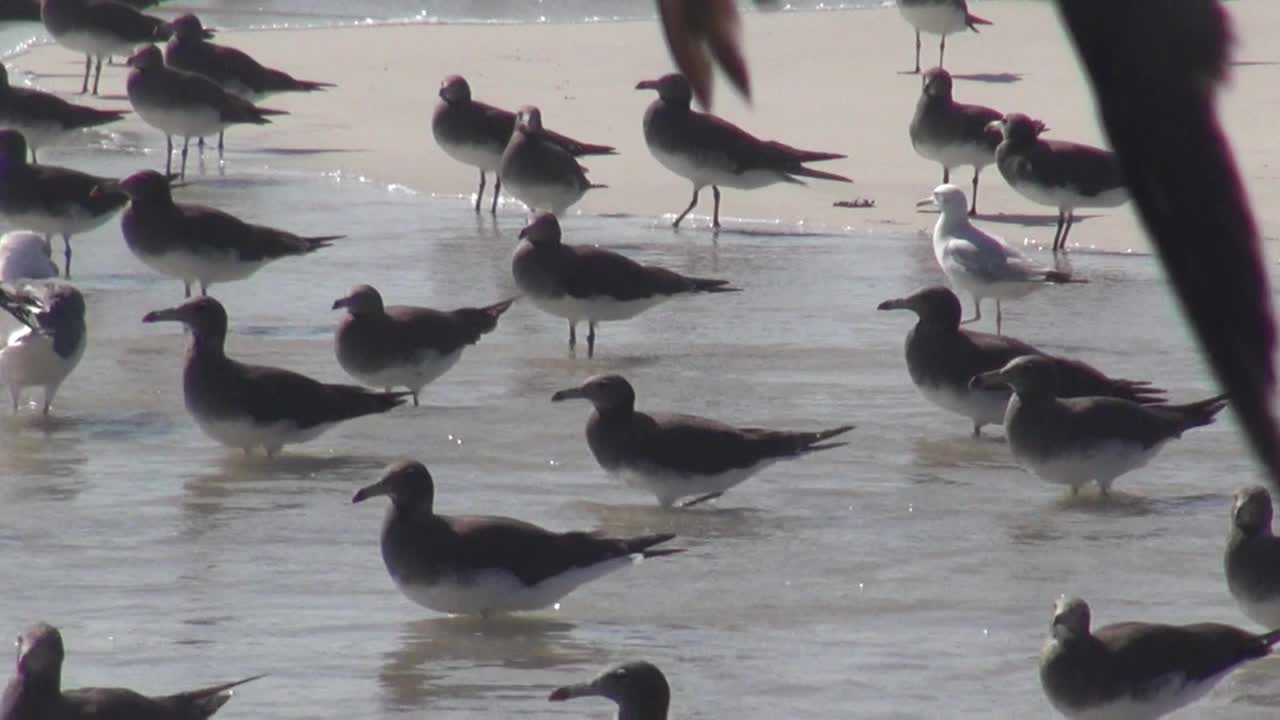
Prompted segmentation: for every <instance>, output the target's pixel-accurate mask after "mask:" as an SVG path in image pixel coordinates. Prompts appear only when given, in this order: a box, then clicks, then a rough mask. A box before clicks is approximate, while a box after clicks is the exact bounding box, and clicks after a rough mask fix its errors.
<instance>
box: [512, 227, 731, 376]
mask: <svg viewBox="0 0 1280 720" xmlns="http://www.w3.org/2000/svg"><path fill="white" fill-rule="evenodd" d="M511 275H512V277H513V278H514V279H515V281H516V286H517V287H519V288H520V291H521V292H523V293H524V294H525V295H527V296H528V298H529V302H531V303H533V304H534V306H535V307H537V308H538V309H539V310H542V311H543V312H546V313H550V314H551V315H555V316H556V317H562V318H565V319H566V320H568V321H569V349H570V350H572V349H573V347H574V346H575V345H576V344H577V342H578V330H577V328H578V323H580V322H582V321H584V320H585V321H586V322H587V357H593V356H594V355H595V352H596V324H597V323H601V322H610V321H614V320H630V319H631V318H633V317H635V316H637V315H639V314H640V313H642V312H644V311H645V310H648V309H649V308H651V307H654V306H655V305H658V304H659V303H663V302H666V301H667V300H670V299H671V298H674V297H678V296H684V295H695V294H702V293H726V292H737V291H738V288H735V287H730V286H729V281H728V280H716V279H713V278H701V277H690V276H688V275H681V274H680V273H678V272H675V271H673V270H667V269H666V268H661V267H658V266H657V265H641V264H640V263H638V262H636V261H635V260H632V259H631V258H629V257H627V256H625V255H620V254H618V253H616V252H613V251H612V250H607V249H605V248H602V247H596V246H595V245H567V244H565V243H563V242H561V241H560V222H559V221H558V220H556V216H555V215H552V214H551V213H545V212H544V213H538V214H537V215H536V216H535V217H534V218H533V222H531V223H529V225H528V226H526V227H525V228H524V229H523V230H521V231H520V244H519V245H517V246H516V249H515V252H514V253H512V256H511Z"/></svg>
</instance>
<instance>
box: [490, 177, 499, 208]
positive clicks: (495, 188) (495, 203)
mask: <svg viewBox="0 0 1280 720" xmlns="http://www.w3.org/2000/svg"><path fill="white" fill-rule="evenodd" d="M501 193H502V178H500V177H498V176H497V174H496V173H495V174H494V176H493V204H492V205H490V206H489V214H490V215H497V214H498V195H500V194H501Z"/></svg>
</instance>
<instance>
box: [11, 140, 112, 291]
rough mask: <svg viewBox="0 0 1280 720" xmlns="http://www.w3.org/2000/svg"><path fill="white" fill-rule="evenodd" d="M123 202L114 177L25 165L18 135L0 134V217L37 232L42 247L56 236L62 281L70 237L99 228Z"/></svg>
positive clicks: (24, 150)
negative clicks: (60, 248) (62, 261)
mask: <svg viewBox="0 0 1280 720" xmlns="http://www.w3.org/2000/svg"><path fill="white" fill-rule="evenodd" d="M127 202H129V196H127V195H125V194H124V192H123V191H121V190H120V182H119V181H118V180H116V179H114V178H104V177H98V176H96V175H90V174H88V173H83V172H80V171H79V170H72V169H71V168H64V167H58V166H57V165H32V164H31V163H28V162H27V140H26V138H24V137H23V136H22V133H20V132H18V131H17V130H0V217H4V218H5V219H6V220H8V221H9V222H10V223H12V224H13V225H16V226H17V227H20V228H26V229H28V230H34V231H36V232H38V233H41V234H43V235H44V236H45V242H46V243H47V242H50V241H51V240H52V237H53V236H54V235H61V236H62V243H63V258H64V259H65V261H66V262H65V264H64V266H63V268H62V273H63V275H64V276H65V277H71V236H72V235H78V234H80V233H83V232H88V231H90V230H92V229H94V228H96V227H98V226H99V225H102V224H103V223H105V222H106V221H108V220H110V219H111V218H112V216H114V215H115V214H116V212H117V211H119V210H120V208H122V207H124V206H125V203H127Z"/></svg>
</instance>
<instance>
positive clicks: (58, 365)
mask: <svg viewBox="0 0 1280 720" xmlns="http://www.w3.org/2000/svg"><path fill="white" fill-rule="evenodd" d="M0 310H4V311H5V312H7V313H9V314H10V315H12V316H13V317H14V318H16V319H17V320H18V322H20V323H22V324H23V327H21V328H18V329H17V330H15V331H14V332H13V333H11V334H10V335H9V339H8V342H7V343H6V344H5V345H4V346H3V347H0V385H4V386H7V387H8V388H9V397H10V398H12V399H13V411H14V412H17V411H18V404H19V402H20V401H21V399H22V389H23V388H26V387H42V388H44V407H43V408H42V409H41V412H42V413H43V414H45V415H48V414H49V406H50V405H51V404H52V403H53V397H54V395H56V394H57V393H58V387H59V386H61V385H62V382H63V381H64V380H66V379H67V376H68V375H70V374H71V371H72V370H75V369H76V365H79V364H80V357H81V356H83V355H84V346H85V337H86V330H85V322H84V312H85V307H84V296H83V295H81V294H80V291H79V290H77V289H75V288H74V287H72V286H71V285H56V284H54V285H50V286H49V287H48V289H47V290H46V291H45V292H44V293H39V292H37V291H35V290H26V291H22V292H19V293H10V292H6V291H5V290H3V289H0Z"/></svg>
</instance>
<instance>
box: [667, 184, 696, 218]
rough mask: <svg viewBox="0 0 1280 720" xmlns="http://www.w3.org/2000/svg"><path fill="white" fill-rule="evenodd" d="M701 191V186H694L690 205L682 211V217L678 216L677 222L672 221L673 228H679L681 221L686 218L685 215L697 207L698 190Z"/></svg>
mask: <svg viewBox="0 0 1280 720" xmlns="http://www.w3.org/2000/svg"><path fill="white" fill-rule="evenodd" d="M700 191H701V188H699V187H696V186H695V187H694V188H693V199H692V200H690V201H689V207H687V208H685V209H684V212H682V213H680V217H678V218H676V221H675V222H673V223H671V227H673V228H678V227H680V221H682V220H684V216H685V215H688V214H689V211H690V210H692V209H694V208H695V207H697V205H698V192H700Z"/></svg>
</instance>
